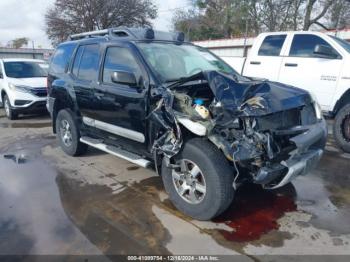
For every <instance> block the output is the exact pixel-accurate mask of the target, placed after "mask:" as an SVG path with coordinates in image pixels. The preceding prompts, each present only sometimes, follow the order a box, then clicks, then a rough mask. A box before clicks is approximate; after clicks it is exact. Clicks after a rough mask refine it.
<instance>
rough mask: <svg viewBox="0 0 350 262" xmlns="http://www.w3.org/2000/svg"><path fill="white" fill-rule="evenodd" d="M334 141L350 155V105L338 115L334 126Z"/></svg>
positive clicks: (343, 108)
mask: <svg viewBox="0 0 350 262" xmlns="http://www.w3.org/2000/svg"><path fill="white" fill-rule="evenodd" d="M333 135H334V139H335V141H336V142H337V144H338V146H339V147H341V148H342V149H343V150H344V151H345V152H347V153H350V104H348V105H345V106H344V107H342V108H341V109H340V110H339V112H338V113H337V115H336V117H335V121H334V126H333Z"/></svg>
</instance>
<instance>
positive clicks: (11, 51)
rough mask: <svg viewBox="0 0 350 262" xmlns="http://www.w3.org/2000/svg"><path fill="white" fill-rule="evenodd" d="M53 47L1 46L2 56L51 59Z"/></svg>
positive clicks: (0, 52) (0, 56)
mask: <svg viewBox="0 0 350 262" xmlns="http://www.w3.org/2000/svg"><path fill="white" fill-rule="evenodd" d="M53 52H54V50H53V49H32V48H18V49H16V48H9V47H0V59H1V58H29V59H30V58H33V59H43V60H49V59H50V57H51V55H52V54H53Z"/></svg>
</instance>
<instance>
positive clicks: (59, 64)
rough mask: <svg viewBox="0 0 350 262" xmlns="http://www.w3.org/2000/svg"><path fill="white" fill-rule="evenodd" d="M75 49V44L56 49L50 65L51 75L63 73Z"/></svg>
mask: <svg viewBox="0 0 350 262" xmlns="http://www.w3.org/2000/svg"><path fill="white" fill-rule="evenodd" d="M75 47H76V45H75V44H66V45H62V46H59V47H58V48H57V49H56V52H55V54H54V55H53V57H52V60H51V64H50V71H51V72H52V73H56V74H62V73H64V72H65V70H66V67H67V65H68V64H69V61H70V59H71V57H72V54H73V51H74V48H75Z"/></svg>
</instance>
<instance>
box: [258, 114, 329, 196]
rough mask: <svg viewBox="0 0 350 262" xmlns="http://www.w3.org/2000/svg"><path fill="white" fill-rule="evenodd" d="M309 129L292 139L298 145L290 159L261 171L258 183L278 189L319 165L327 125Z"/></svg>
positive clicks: (319, 124)
mask: <svg viewBox="0 0 350 262" xmlns="http://www.w3.org/2000/svg"><path fill="white" fill-rule="evenodd" d="M308 128H309V129H308V131H306V132H304V133H302V134H300V135H298V136H295V137H293V138H291V139H290V141H292V142H293V143H294V144H295V145H296V149H295V150H294V151H293V152H291V153H290V155H291V156H290V158H289V159H287V160H285V161H282V162H281V163H280V164H277V165H276V166H275V167H274V168H270V169H267V168H265V169H262V170H260V172H259V174H258V176H257V179H256V181H255V182H256V183H257V182H258V183H259V184H263V186H264V188H267V189H276V188H279V187H282V186H284V185H286V184H288V183H289V182H290V181H292V180H293V179H294V178H296V177H297V176H299V175H306V174H307V173H309V172H310V171H311V170H312V169H313V168H314V167H315V166H316V165H317V164H318V162H319V161H320V159H321V157H322V154H323V149H324V146H325V143H326V140H327V134H328V130H327V124H326V121H325V120H322V121H320V122H318V123H317V124H315V125H312V126H309V127H308Z"/></svg>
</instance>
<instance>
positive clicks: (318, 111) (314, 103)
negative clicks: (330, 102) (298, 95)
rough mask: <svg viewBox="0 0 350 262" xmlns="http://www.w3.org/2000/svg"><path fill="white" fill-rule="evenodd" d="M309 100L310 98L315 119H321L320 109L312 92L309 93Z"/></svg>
mask: <svg viewBox="0 0 350 262" xmlns="http://www.w3.org/2000/svg"><path fill="white" fill-rule="evenodd" d="M310 95H311V98H312V101H313V102H312V103H313V105H314V109H315V114H316V118H317V119H318V120H321V119H323V115H322V109H321V106H320V104H319V103H318V102H317V98H316V96H315V94H313V93H312V92H310Z"/></svg>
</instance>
